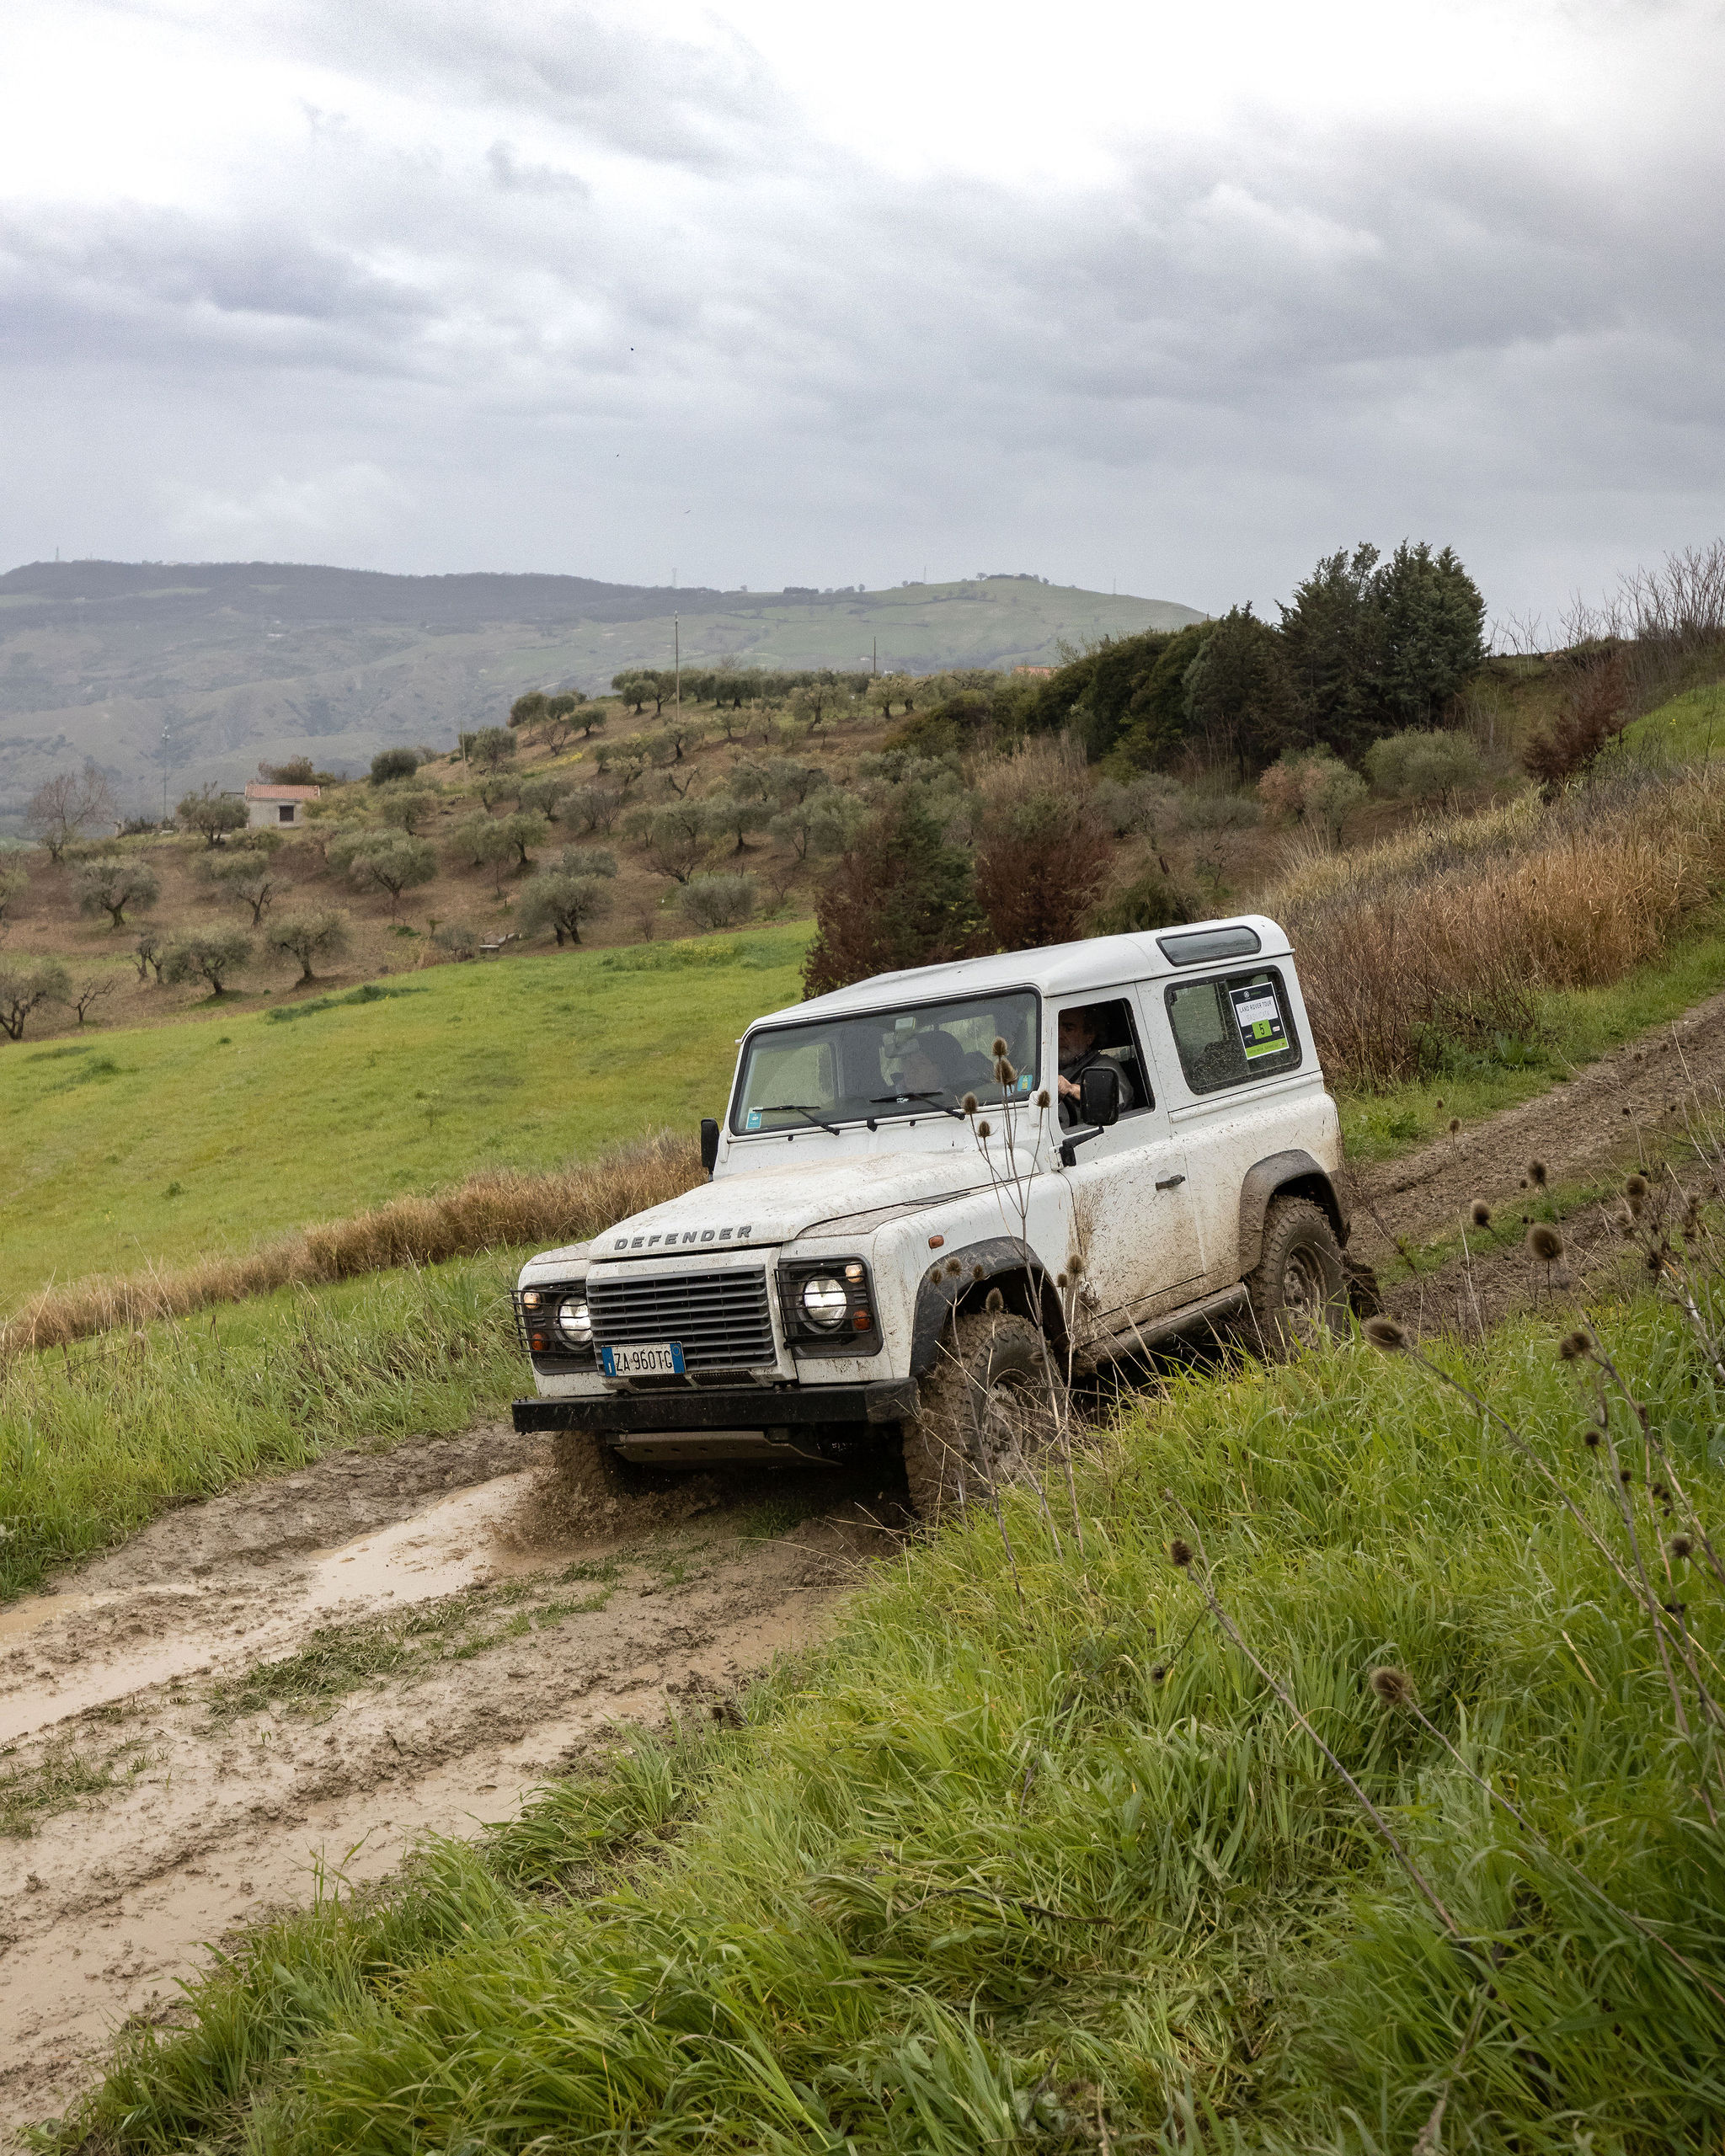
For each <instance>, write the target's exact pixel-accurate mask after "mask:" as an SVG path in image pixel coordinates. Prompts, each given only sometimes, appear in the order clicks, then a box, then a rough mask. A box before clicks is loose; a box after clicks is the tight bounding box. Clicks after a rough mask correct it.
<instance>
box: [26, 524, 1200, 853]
mask: <svg viewBox="0 0 1725 2156" xmlns="http://www.w3.org/2000/svg"><path fill="white" fill-rule="evenodd" d="M674 611H675V612H676V614H677V615H678V616H679V618H680V622H681V643H682V654H683V659H684V662H685V664H690V665H701V666H711V665H713V664H714V663H715V662H716V661H718V660H720V659H724V660H726V661H728V662H729V663H731V664H737V665H752V664H760V665H763V666H784V667H801V666H841V667H851V668H857V667H866V666H868V665H869V664H872V663H873V659H874V658H875V657H876V655H877V654H878V656H879V664H880V667H881V670H883V671H884V672H885V671H891V670H895V669H900V668H902V669H905V670H908V671H911V672H913V673H930V672H932V671H934V670H937V669H938V668H940V667H943V666H982V665H988V666H993V665H1009V664H1049V663H1051V662H1052V661H1053V659H1055V654H1056V647H1057V646H1058V644H1059V643H1060V642H1061V641H1062V640H1063V639H1064V640H1065V641H1067V642H1069V643H1084V642H1087V641H1089V640H1091V639H1093V638H1097V637H1100V636H1103V635H1104V634H1113V635H1122V634H1129V633H1130V632H1135V631H1137V630H1140V629H1146V628H1175V627H1179V626H1180V625H1181V624H1182V623H1183V622H1191V621H1196V620H1198V619H1199V615H1198V614H1197V613H1196V612H1195V611H1194V610H1193V609H1192V608H1190V607H1188V606H1174V605H1172V604H1170V603H1167V602H1165V601H1162V600H1148V599H1135V598H1129V597H1125V596H1120V597H1114V596H1111V595H1108V594H1107V593H1104V592H1094V591H1082V590H1076V589H1075V588H1073V587H1071V586H1067V585H1057V584H1044V583H1042V582H1041V581H1039V579H1036V578H1033V577H1028V576H987V577H979V578H975V579H971V580H970V581H969V582H965V583H961V584H905V585H901V586H900V587H899V588H898V589H897V590H890V591H860V590H846V591H814V590H796V589H793V590H786V591H782V592H748V591H713V590H686V591H672V590H665V589H653V588H650V587H644V586H641V585H634V584H601V583H598V582H595V580H593V579H590V578H585V577H553V576H448V577H398V576H382V575H376V574H371V573H368V572H363V571H359V570H350V569H331V568H302V567H298V566H293V565H286V566H285V565H280V564H275V563H215V564H200V565H198V566H195V567H191V566H187V565H184V564H175V565H172V566H168V565H165V564H162V563H142V564H139V563H113V562H66V563H35V564H32V565H31V566H29V567H27V568H17V569H13V571H11V572H10V573H9V574H8V575H5V576H0V828H3V825H4V822H5V820H6V818H7V815H8V811H9V812H10V814H11V815H12V816H13V817H15V815H16V813H17V811H18V809H19V807H20V806H21V804H22V803H23V802H24V799H26V798H28V796H29V792H31V791H32V789H33V788H34V787H36V786H37V785H39V784H40V782H41V781H42V780H43V779H44V778H45V777H46V776H49V774H50V773H51V772H52V771H56V770H62V769H64V768H65V767H66V766H67V765H68V764H73V763H77V762H79V761H81V760H83V758H84V757H85V756H87V755H88V756H93V757H94V758H95V760H96V761H97V762H98V763H99V765H101V766H102V767H103V768H104V770H105V771H108V772H109V776H111V777H112V778H113V779H114V780H115V783H116V785H117V786H118V787H119V789H120V792H121V794H122V796H123V797H124V798H126V800H127V801H128V802H130V803H132V804H134V805H135V806H136V807H138V808H140V809H142V808H145V807H147V806H149V805H151V804H153V805H154V806H155V807H156V808H157V809H158V810H159V808H160V806H161V800H162V787H163V776H164V774H163V759H164V755H165V757H166V760H167V765H168V770H167V773H166V776H167V778H168V792H169V795H170V798H177V797H178V795H179V793H181V792H184V791H185V790H186V788H187V787H189V786H191V785H193V784H196V783H201V782H204V781H206V780H217V781H219V782H222V784H224V785H228V786H232V785H236V784H238V783H239V782H242V781H243V780H245V779H248V778H252V777H255V776H256V775H257V766H258V763H259V760H260V759H268V760H271V761H280V760H282V759H284V758H286V757H287V756H290V755H301V754H304V755H310V756H312V758H314V759H315V760H316V761H317V762H318V764H319V765H320V766H323V767H325V768H334V769H339V768H341V767H343V766H348V767H350V768H360V767H362V766H364V765H365V764H366V762H368V761H369V760H370V759H371V756H372V755H375V754H376V753H377V750H379V749H381V748H384V747H386V746H387V745H389V744H392V743H406V744H409V745H413V744H418V743H419V742H422V741H424V742H430V743H433V744H444V745H447V744H448V743H449V742H450V741H451V740H452V739H453V738H454V736H455V734H456V733H457V730H458V729H459V728H463V727H472V726H475V725H481V724H494V723H497V722H498V721H499V719H500V718H501V717H502V716H503V713H504V712H505V709H506V708H507V707H508V705H509V704H510V702H512V701H513V699H514V698H515V696H518V695H520V694H521V691H523V690H524V689H529V688H541V687H552V686H555V687H569V688H580V689H585V690H588V691H592V690H595V689H597V688H600V687H602V686H606V685H608V684H609V682H610V680H611V677H612V675H615V674H617V672H619V671H620V670H622V669H623V668H625V667H629V666H640V665H651V666H668V665H670V663H671V654H672V621H671V616H672V614H673V612H674ZM164 728H165V729H166V733H167V742H166V747H165V750H164V745H163V730H164Z"/></svg>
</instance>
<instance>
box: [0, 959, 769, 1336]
mask: <svg viewBox="0 0 1725 2156" xmlns="http://www.w3.org/2000/svg"><path fill="white" fill-rule="evenodd" d="M806 937H807V930H806V928H804V927H802V926H796V927H792V928H789V929H768V930H762V931H755V932H753V933H751V934H748V935H743V936H738V937H727V938H724V939H709V940H707V941H704V942H692V943H686V944H656V945H644V946H641V947H637V948H635V949H633V950H628V951H621V952H616V953H611V952H605V953H596V952H595V953H553V954H552V955H549V956H546V957H525V958H508V959H504V960H499V961H497V962H494V963H476V964H472V965H465V966H440V967H435V968H431V969H427V970H426V971H425V972H424V973H421V974H403V975H398V976H395V977H393V978H392V979H390V980H389V981H388V982H387V983H385V984H382V985H384V986H386V987H387V989H388V990H390V994H389V995H388V996H387V999H386V1000H384V1001H380V1002H376V1003H369V1004H360V1005H345V1006H343V1005H339V1004H338V1005H337V1006H335V1007H333V1008H331V1009H328V1010H324V1011H316V1012H312V1013H311V1014H309V1015H307V1016H304V1017H295V1018H293V1019H291V1021H289V1022H283V1021H281V1020H280V1019H277V1018H274V1017H271V1016H270V1014H269V1013H268V1012H267V1011H257V1010H252V1011H245V1012H243V1014H241V1013H240V1012H238V1011H236V1012H235V1013H234V1014H233V1015H232V1016H227V1015H224V1016H223V1017H222V1020H221V1022H220V1023H219V1024H218V1023H213V1022H212V1023H206V1024H200V1025H181V1026H174V1027H158V1028H154V1029H151V1030H147V1031H142V1030H141V1031H136V1032H131V1033H109V1034H104V1035H103V1036H102V1037H101V1038H100V1039H99V1041H96V1042H93V1043H89V1044H88V1045H85V1044H83V1043H63V1044H58V1045H56V1046H54V1047H51V1048H34V1049H33V1048H31V1047H30V1046H29V1043H24V1045H23V1046H22V1047H21V1048H19V1049H13V1050H12V1051H11V1052H10V1053H9V1054H8V1055H7V1056H6V1057H5V1058H4V1059H3V1060H0V1199H3V1203H4V1207H5V1213H6V1219H7V1233H6V1236H5V1239H4V1242H3V1246H0V1305H3V1304H6V1303H11V1302H16V1300H17V1299H19V1297H20V1296H21V1295H22V1294H27V1293H29V1291H30V1290H32V1289H35V1288H38V1287H40V1286H41V1285H42V1284H43V1283H45V1281H46V1280H48V1279H49V1278H51V1277H58V1278H62V1279H63V1278H68V1277H72V1276H81V1275H83V1274H87V1273H98V1272H133V1271H136V1270H139V1269H141V1268H142V1267H143V1266H144V1265H146V1264H150V1263H164V1264H172V1263H174V1262H176V1261H178V1260H180V1259H184V1258H189V1257H194V1256H195V1255H197V1254H199V1253H200V1252H204V1251H211V1250H214V1249H217V1248H221V1247H222V1246H229V1247H232V1248H236V1249H241V1248H244V1247H245V1246H248V1245H249V1244H250V1243H251V1242H252V1241H254V1240H255V1239H256V1238H257V1237H258V1236H259V1235H262V1234H264V1233H267V1232H269V1231H270V1230H276V1229H280V1228H284V1227H289V1226H293V1225H299V1224H301V1223H302V1222H305V1221H307V1220H313V1219H323V1218H328V1217H329V1216H332V1215H335V1214H347V1213H351V1212H353V1211H355V1210H357V1209H360V1208H361V1207H363V1206H366V1205H369V1204H371V1203H377V1201H379V1200H381V1199H383V1198H391V1197H394V1196H397V1195H398V1194H399V1193H401V1192H403V1191H408V1190H414V1191H419V1190H426V1189H431V1188H435V1187H439V1186H441V1185H443V1184H446V1183H448V1182H454V1181H455V1180H456V1179H457V1177H461V1176H462V1175H464V1174H467V1173H468V1172H470V1171H473V1170H474V1169H478V1168H484V1167H490V1166H498V1167H501V1166H520V1167H537V1166H547V1165H549V1164H551V1163H553V1162H555V1161H567V1160H569V1159H570V1158H580V1157H585V1156H588V1155H591V1154H592V1153H594V1152H595V1151H597V1150H599V1149H600V1148H601V1147H602V1146H605V1145H609V1144H611V1143H612V1142H614V1141H615V1140H617V1139H621V1138H628V1137H633V1136H635V1135H637V1134H638V1133H640V1132H641V1131H643V1130H646V1129H654V1128H657V1127H659V1126H661V1125H663V1124H665V1123H671V1124H676V1125H681V1126H685V1127H688V1128H692V1127H693V1125H694V1123H695V1122H696V1120H697V1118H699V1117H700V1116H701V1115H702V1114H703V1113H704V1114H718V1113H720V1111H721V1108H722V1105H723V1102H724V1097H725V1094H726V1091H727V1090H728V1088H729V1082H730V1075H731V1070H732V1067H733V1065H734V1061H735V1054H736V1051H735V1047H734V1043H735V1041H736V1038H737V1037H738V1035H739V1034H740V1033H741V1032H742V1030H743V1027H745V1025H746V1024H747V1022H749V1020H750V1019H751V1018H753V1017H757V1016H758V1015H759V1014H760V1013H761V1011H770V1010H773V1009H775V1008H777V1006H781V1005H782V1004H786V1003H790V1002H794V1001H796V1000H797V998H798V995H800V994H801V992H802V990H801V981H800V978H799V974H798V968H799V966H800V964H801V961H802V953H803V949H804V943H805V941H806ZM176 1184H177V1185H178V1186H179V1188H178V1191H177V1192H176V1193H175V1194H174V1195H172V1196H169V1195H168V1194H167V1193H168V1192H169V1190H170V1189H171V1188H172V1187H173V1186H174V1185H176Z"/></svg>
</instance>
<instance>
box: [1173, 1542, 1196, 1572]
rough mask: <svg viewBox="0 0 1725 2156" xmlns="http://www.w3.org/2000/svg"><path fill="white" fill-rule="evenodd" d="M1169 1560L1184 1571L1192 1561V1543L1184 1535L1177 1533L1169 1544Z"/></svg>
mask: <svg viewBox="0 0 1725 2156" xmlns="http://www.w3.org/2000/svg"><path fill="white" fill-rule="evenodd" d="M1168 1562H1169V1563H1170V1564H1171V1565H1174V1566H1178V1568H1179V1570H1180V1571H1182V1572H1184V1571H1185V1569H1186V1567H1187V1566H1188V1565H1189V1564H1190V1563H1191V1562H1192V1545H1191V1544H1190V1543H1189V1542H1188V1541H1187V1540H1185V1539H1184V1538H1183V1536H1181V1535H1178V1534H1177V1535H1176V1536H1175V1537H1174V1539H1173V1540H1172V1542H1171V1543H1170V1544H1169V1545H1168Z"/></svg>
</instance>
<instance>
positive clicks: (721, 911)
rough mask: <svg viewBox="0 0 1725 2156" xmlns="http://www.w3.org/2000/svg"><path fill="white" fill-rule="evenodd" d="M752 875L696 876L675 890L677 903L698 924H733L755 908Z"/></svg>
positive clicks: (706, 925)
mask: <svg viewBox="0 0 1725 2156" xmlns="http://www.w3.org/2000/svg"><path fill="white" fill-rule="evenodd" d="M755 899H756V886H755V878H753V877H752V876H740V875H719V876H695V877H692V878H690V880H689V881H688V882H687V883H685V884H684V886H683V888H682V889H681V891H679V892H678V893H677V904H678V905H680V906H681V908H682V910H683V914H684V916H685V918H686V919H687V920H688V921H692V922H693V924H694V925H695V926H696V927H697V928H735V927H736V926H738V925H739V924H740V922H743V921H746V920H747V919H748V918H749V916H750V914H752V913H753V912H754V910H755Z"/></svg>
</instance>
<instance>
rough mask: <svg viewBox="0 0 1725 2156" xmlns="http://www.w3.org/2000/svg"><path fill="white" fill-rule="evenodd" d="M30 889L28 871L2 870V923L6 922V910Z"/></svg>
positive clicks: (0, 908)
mask: <svg viewBox="0 0 1725 2156" xmlns="http://www.w3.org/2000/svg"><path fill="white" fill-rule="evenodd" d="M29 887H30V879H29V872H28V871H27V870H26V869H23V868H0V921H4V920H5V918H6V909H7V908H8V906H9V905H13V904H14V903H15V902H16V901H17V900H18V899H21V898H22V897H23V896H24V893H25V892H26V891H27V890H29Z"/></svg>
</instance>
